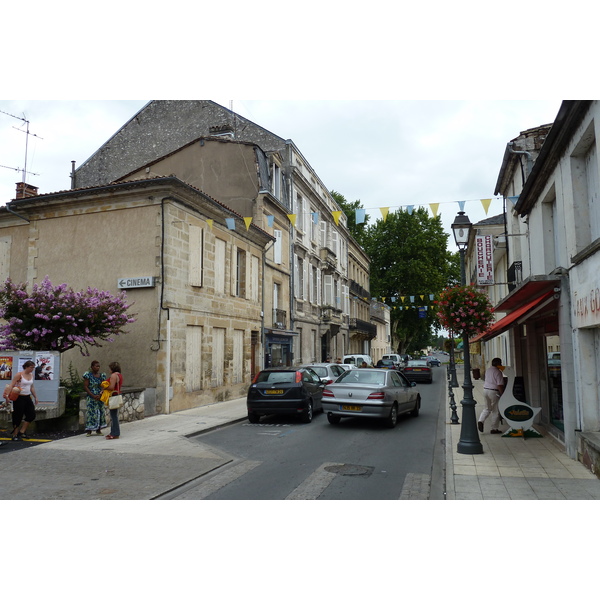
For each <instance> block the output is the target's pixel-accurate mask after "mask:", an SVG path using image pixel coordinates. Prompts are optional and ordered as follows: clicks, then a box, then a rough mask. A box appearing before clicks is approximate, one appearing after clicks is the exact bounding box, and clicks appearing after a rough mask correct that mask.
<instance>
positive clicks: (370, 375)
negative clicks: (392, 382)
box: [336, 369, 385, 385]
mask: <svg viewBox="0 0 600 600" xmlns="http://www.w3.org/2000/svg"><path fill="white" fill-rule="evenodd" d="M336 383H370V384H373V385H384V384H385V373H381V372H378V371H370V370H369V369H352V370H350V371H346V372H345V373H344V374H343V375H342V376H341V377H340V378H339V379H338V380H337V381H336Z"/></svg>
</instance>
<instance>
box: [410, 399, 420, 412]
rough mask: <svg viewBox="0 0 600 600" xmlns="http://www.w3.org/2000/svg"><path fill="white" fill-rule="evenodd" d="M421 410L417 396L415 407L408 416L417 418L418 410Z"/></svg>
mask: <svg viewBox="0 0 600 600" xmlns="http://www.w3.org/2000/svg"><path fill="white" fill-rule="evenodd" d="M420 409H421V396H417V405H416V406H415V408H414V409H413V410H412V411H411V412H410V416H411V417H418V416H419V410H420Z"/></svg>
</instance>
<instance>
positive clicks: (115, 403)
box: [108, 394, 123, 410]
mask: <svg viewBox="0 0 600 600" xmlns="http://www.w3.org/2000/svg"><path fill="white" fill-rule="evenodd" d="M121 406H123V396H122V395H121V394H119V395H118V396H111V397H110V398H109V399H108V408H109V409H110V410H115V409H117V408H121Z"/></svg>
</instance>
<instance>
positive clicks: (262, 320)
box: [252, 242, 275, 377]
mask: <svg viewBox="0 0 600 600" xmlns="http://www.w3.org/2000/svg"><path fill="white" fill-rule="evenodd" d="M274 243H275V242H271V245H273V244H274ZM270 248H271V246H267V247H265V248H263V251H262V292H261V306H260V345H261V352H260V357H259V363H260V365H259V367H260V370H261V371H262V370H263V369H264V368H265V347H266V336H265V268H266V263H267V252H268V251H269V250H270ZM252 376H253V377H254V374H253V375H252Z"/></svg>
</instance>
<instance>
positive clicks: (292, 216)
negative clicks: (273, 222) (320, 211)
mask: <svg viewBox="0 0 600 600" xmlns="http://www.w3.org/2000/svg"><path fill="white" fill-rule="evenodd" d="M288 219H289V220H290V221H291V222H292V225H293V226H294V227H296V215H288Z"/></svg>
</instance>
